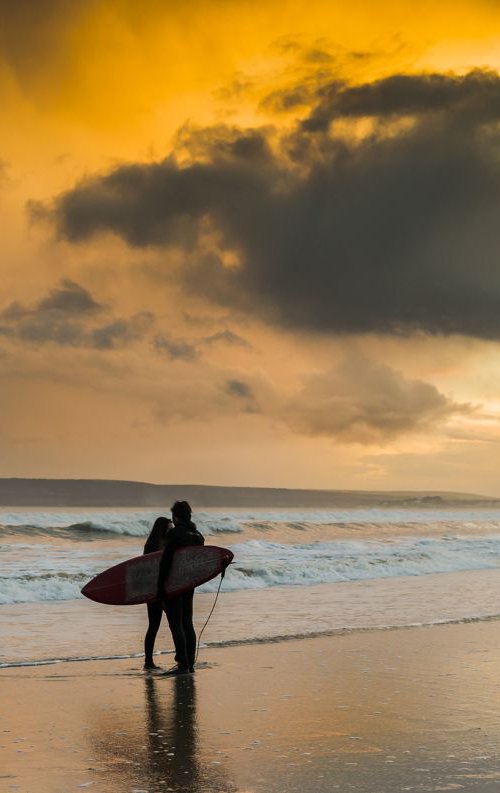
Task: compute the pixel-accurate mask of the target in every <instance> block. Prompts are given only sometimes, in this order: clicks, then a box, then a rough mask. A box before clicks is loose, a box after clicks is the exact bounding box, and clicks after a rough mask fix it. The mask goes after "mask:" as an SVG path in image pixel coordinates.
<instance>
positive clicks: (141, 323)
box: [0, 279, 154, 350]
mask: <svg viewBox="0 0 500 793" xmlns="http://www.w3.org/2000/svg"><path fill="white" fill-rule="evenodd" d="M104 311H105V306H104V305H103V304H102V303H99V302H98V301H97V300H95V298H94V297H93V296H92V295H91V293H90V292H89V291H88V290H87V289H85V288H84V287H82V286H80V285H79V284H77V283H75V282H74V281H71V280H68V279H64V280H62V281H61V282H60V284H59V285H58V286H57V287H55V288H53V289H51V290H50V291H49V293H48V294H47V295H46V296H45V297H43V298H42V299H41V300H39V301H37V302H36V303H34V304H33V305H31V306H29V305H25V304H23V303H20V302H17V301H15V302H13V303H10V305H8V306H7V307H6V308H5V309H3V311H0V336H4V337H6V338H11V339H16V340H18V341H21V342H26V343H30V344H46V343H49V342H51V343H53V344H57V345H60V346H62V347H89V348H93V349H96V350H106V349H115V348H116V347H122V346H125V345H127V344H130V343H132V342H133V341H136V340H138V339H140V338H142V337H143V336H144V335H145V333H146V331H147V330H148V329H149V328H150V327H151V325H152V324H153V322H154V317H153V314H151V313H149V312H140V313H138V314H135V315H134V316H132V317H129V318H128V319H123V318H114V319H112V320H111V321H110V322H104V324H103V318H102V316H101V315H102V314H103V312H104ZM96 323H97V324H96Z"/></svg>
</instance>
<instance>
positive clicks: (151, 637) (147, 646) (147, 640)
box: [144, 603, 163, 669]
mask: <svg viewBox="0 0 500 793" xmlns="http://www.w3.org/2000/svg"><path fill="white" fill-rule="evenodd" d="M146 605H147V607H148V620H149V627H148V630H147V632H146V636H145V637H144V667H145V668H146V669H147V668H154V666H155V664H154V661H153V650H154V646H155V639H156V634H157V633H158V628H159V627H160V622H161V618H162V615H163V609H162V607H161V605H160V603H147V604H146Z"/></svg>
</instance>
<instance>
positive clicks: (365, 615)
mask: <svg viewBox="0 0 500 793" xmlns="http://www.w3.org/2000/svg"><path fill="white" fill-rule="evenodd" d="M158 514H159V513H158V512H156V511H151V510H144V509H136V510H132V509H114V510H112V509H109V510H103V509H101V510H96V509H73V510H69V509H64V510H63V509H52V510H48V509H44V510H29V511H26V510H21V509H12V510H5V509H4V510H2V511H0V642H1V645H0V666H1V665H4V666H5V665H11V664H18V663H41V662H48V661H51V662H54V661H64V660H67V659H75V660H76V659H84V658H90V657H109V658H112V657H120V656H135V655H138V654H140V653H141V651H142V641H143V634H144V630H145V626H146V622H147V619H146V609H145V607H144V606H133V607H130V606H129V607H111V606H103V605H100V604H96V603H93V602H90V601H88V600H86V599H85V598H83V597H82V595H81V594H80V590H81V588H82V587H83V585H84V584H85V583H86V582H87V581H88V580H89V579H90V578H92V577H93V576H95V575H96V574H97V573H98V572H101V571H102V570H104V569H105V568H107V567H110V566H111V565H113V564H117V563H118V562H120V561H123V560H125V559H127V558H130V557H132V556H136V555H138V554H140V553H142V549H143V545H144V541H145V538H146V537H147V534H148V533H149V531H150V528H151V526H152V523H153V522H154V519H155V518H156V517H157V516H158ZM194 517H195V519H196V522H197V525H198V527H199V529H200V530H201V531H202V532H203V534H204V535H205V537H206V542H207V543H209V544H215V545H223V546H226V547H229V548H231V550H232V551H233V553H234V563H233V564H232V565H231V566H230V568H229V569H228V571H227V574H226V576H225V579H224V581H223V584H222V593H221V595H220V597H219V601H218V604H217V608H216V610H215V612H214V615H213V616H212V618H211V620H210V623H209V625H208V626H207V628H206V630H205V632H204V634H203V642H204V643H205V642H206V643H207V644H227V643H236V642H252V641H277V640H283V639H286V638H287V637H291V636H308V635H318V634H322V633H335V632H338V631H346V630H366V629H371V630H376V629H378V630H381V629H390V628H396V627H405V626H410V625H428V624H433V623H440V622H450V621H463V620H471V619H495V618H500V510H498V509H497V510H495V509H491V508H480V507H477V508H471V507H467V508H461V509H459V508H456V507H454V508H446V507H443V508H429V507H425V508H424V507H422V508H407V507H401V508H396V507H392V508H389V507H387V508H373V509H366V508H365V509H355V508H353V509H342V510H306V509H302V510H299V509H290V510H283V509H280V510H278V509H277V510H269V509H266V510H256V509H252V510H245V509H240V510H236V509H227V510H224V509H219V510H215V509H212V510H205V511H198V512H197V513H196V515H195V516H194ZM218 585H219V580H214V581H211V582H209V583H208V584H205V585H204V586H203V587H200V589H199V590H198V595H197V598H196V620H197V625H198V630H199V629H200V627H201V625H202V624H203V622H204V621H205V617H206V616H207V615H208V613H209V611H210V608H211V606H212V604H213V600H214V593H215V592H216V590H217V587H218ZM170 645H171V642H170V638H169V635H168V631H167V630H166V628H163V629H162V632H161V633H160V635H159V637H158V642H157V647H158V649H159V650H161V651H168V650H169V649H170Z"/></svg>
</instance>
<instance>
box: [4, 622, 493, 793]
mask: <svg viewBox="0 0 500 793" xmlns="http://www.w3.org/2000/svg"><path fill="white" fill-rule="evenodd" d="M499 637H500V623H499V622H498V621H491V622H482V623H474V624H460V625H442V626H433V627H421V628H411V629H396V630H386V631H364V632H352V633H349V634H345V635H339V636H329V637H321V638H310V639H300V640H297V639H292V640H289V641H280V642H269V643H260V644H253V645H251V646H249V645H246V646H234V647H220V648H206V649H202V651H201V655H200V665H199V668H198V670H197V671H196V673H195V674H194V675H192V676H186V677H181V678H178V679H174V680H172V679H169V678H162V677H158V676H156V675H155V676H151V675H144V674H143V672H142V669H141V667H142V661H141V659H122V660H107V661H83V662H79V663H71V662H65V663H60V664H57V665H50V666H35V667H26V668H9V669H3V670H0V680H1V685H2V699H3V708H2V710H3V713H4V714H5V716H6V718H5V716H4V719H3V720H2V727H1V731H2V736H1V750H0V757H1V760H0V768H1V776H0V787H1V789H3V790H5V791H12V793H13V792H14V791H23V792H24V791H35V790H36V791H40V793H65V791H70V790H79V789H87V788H89V789H92V790H95V791H105V792H106V793H107V792H108V791H109V793H115V791H116V792H117V793H118V791H120V793H122V792H123V791H130V793H133V792H134V793H139V791H144V792H145V791H147V793H156V791H163V790H165V791H169V790H170V791H190V793H202V792H203V793H208V792H209V791H214V792H215V791H235V792H236V791H241V793H250V791H271V793H273V792H274V791H276V793H277V792H278V791H280V792H281V791H297V793H298V791H306V792H307V793H323V792H324V793H326V792H327V791H331V790H340V791H355V792H356V793H392V791H412V790H413V791H438V790H439V791H447V790H449V791H452V790H461V791H471V792H472V791H474V793H490V791H491V793H493V791H496V790H498V788H499V786H500V767H499V764H498V761H499V757H498V746H499V745H500V720H499V719H498V699H499V694H500V641H499Z"/></svg>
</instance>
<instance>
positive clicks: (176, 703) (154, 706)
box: [92, 675, 236, 793]
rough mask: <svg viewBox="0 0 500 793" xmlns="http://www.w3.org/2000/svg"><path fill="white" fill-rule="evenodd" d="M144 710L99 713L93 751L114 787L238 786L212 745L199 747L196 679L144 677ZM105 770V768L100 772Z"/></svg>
mask: <svg viewBox="0 0 500 793" xmlns="http://www.w3.org/2000/svg"><path fill="white" fill-rule="evenodd" d="M144 693H145V701H144V711H143V715H142V714H141V710H139V711H138V710H137V707H135V708H134V710H133V711H132V708H126V707H125V709H119V710H114V712H110V711H107V712H106V710H104V711H103V712H101V719H100V724H99V727H98V729H96V730H95V731H94V732H93V735H92V744H93V749H94V751H95V752H96V754H97V755H98V756H99V760H100V761H101V763H102V764H103V765H105V766H106V769H105V770H106V780H107V782H108V783H109V782H110V781H111V779H110V778H112V777H114V778H115V781H116V789H117V790H118V789H120V790H121V789H122V788H123V785H131V786H132V787H133V788H134V789H137V790H143V791H147V792H148V793H149V791H155V793H156V791H162V790H166V791H167V790H175V791H176V793H184V792H185V793H188V791H189V793H208V791H211V793H218V792H219V791H220V793H229V792H230V791H231V792H232V791H235V790H236V785H235V784H234V783H233V782H232V781H230V780H229V779H228V777H227V772H226V769H225V768H224V767H223V766H222V765H221V764H220V755H218V754H217V753H216V751H215V749H214V748H213V747H210V746H203V745H202V742H201V740H200V734H199V729H198V720H197V704H196V679H195V676H194V675H186V676H183V677H178V678H173V679H171V680H166V679H165V678H163V679H162V678H161V677H154V676H151V677H149V676H147V677H145V678H144ZM100 770H104V768H102V769H100Z"/></svg>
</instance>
